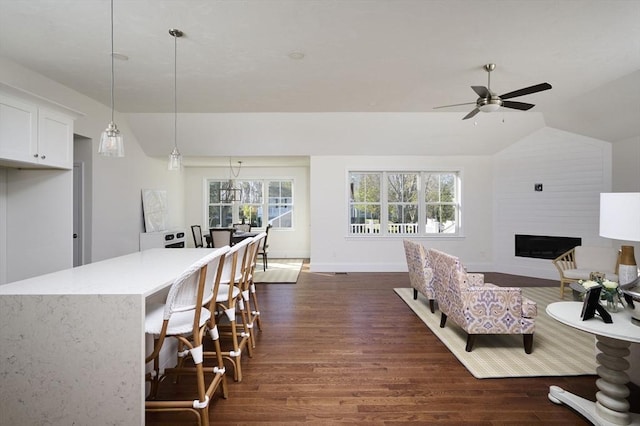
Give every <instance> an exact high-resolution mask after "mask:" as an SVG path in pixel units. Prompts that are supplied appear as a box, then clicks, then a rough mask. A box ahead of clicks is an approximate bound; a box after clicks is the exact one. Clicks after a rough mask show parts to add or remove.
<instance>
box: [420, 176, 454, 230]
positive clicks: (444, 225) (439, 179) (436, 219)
mask: <svg viewBox="0 0 640 426" xmlns="http://www.w3.org/2000/svg"><path fill="white" fill-rule="evenodd" d="M456 182H457V174H455V173H427V174H425V201H426V205H427V210H426V232H427V233H428V234H430V233H435V234H439V233H455V232H456V231H457V226H458V225H457V223H458V220H457V216H458V215H457V211H458V209H457V196H456Z"/></svg>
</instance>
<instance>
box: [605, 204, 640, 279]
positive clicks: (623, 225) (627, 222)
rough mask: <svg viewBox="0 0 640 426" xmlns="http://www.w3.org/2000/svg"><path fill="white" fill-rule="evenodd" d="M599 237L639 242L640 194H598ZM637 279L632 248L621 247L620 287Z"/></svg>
mask: <svg viewBox="0 0 640 426" xmlns="http://www.w3.org/2000/svg"><path fill="white" fill-rule="evenodd" d="M600 236H601V237H606V238H612V239H615V240H623V241H640V192H615V193H602V194H600ZM637 277H638V264H637V263H636V259H635V256H634V253H633V246H629V245H623V246H622V247H621V254H620V264H619V266H618V279H619V282H620V285H622V284H627V283H629V282H631V281H633V280H635V279H636V278H637Z"/></svg>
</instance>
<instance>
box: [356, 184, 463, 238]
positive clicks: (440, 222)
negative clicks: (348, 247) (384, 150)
mask: <svg viewBox="0 0 640 426" xmlns="http://www.w3.org/2000/svg"><path fill="white" fill-rule="evenodd" d="M348 176H349V234H350V235H367V234H381V235H437V234H457V233H458V230H459V226H460V225H459V206H460V201H459V195H458V185H459V182H458V180H459V173H458V172H386V171H385V172H350V173H349V175H348ZM421 188H422V189H421Z"/></svg>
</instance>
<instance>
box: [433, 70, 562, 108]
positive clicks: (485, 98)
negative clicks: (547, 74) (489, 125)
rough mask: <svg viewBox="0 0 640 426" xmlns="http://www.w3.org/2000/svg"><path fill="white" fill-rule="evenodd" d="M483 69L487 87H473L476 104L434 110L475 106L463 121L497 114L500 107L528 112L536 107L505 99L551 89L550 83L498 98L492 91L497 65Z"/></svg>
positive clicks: (444, 106) (519, 90)
mask: <svg viewBox="0 0 640 426" xmlns="http://www.w3.org/2000/svg"><path fill="white" fill-rule="evenodd" d="M483 68H484V70H485V71H486V72H487V87H484V86H471V89H472V90H473V91H474V92H476V94H477V95H478V96H479V97H478V99H477V100H476V101H475V102H467V103H462V104H454V105H443V106H438V107H434V109H439V108H450V107H454V106H461V105H473V104H475V106H476V107H475V108H474V109H473V110H471V112H470V113H468V114H467V115H465V116H464V117H463V118H462V119H463V120H467V119H469V118H471V117H473V116H475V115H476V114H477V113H479V112H480V111H482V112H495V111H497V110H499V109H500V107H505V108H511V109H518V110H521V111H527V110H529V109H531V108H533V107H534V106H535V105H534V104H529V103H526V102H518V101H507V100H505V99H511V98H516V97H519V96H525V95H530V94H532V93H537V92H542V91H543V90H549V89H551V85H550V84H549V83H540V84H536V85H534V86H529V87H525V88H522V89H518V90H514V91H513V92H508V93H505V94H504V95H500V96H498V95H496V94H495V93H494V92H492V91H491V72H492V71H493V70H495V69H496V64H485V65H484V66H483Z"/></svg>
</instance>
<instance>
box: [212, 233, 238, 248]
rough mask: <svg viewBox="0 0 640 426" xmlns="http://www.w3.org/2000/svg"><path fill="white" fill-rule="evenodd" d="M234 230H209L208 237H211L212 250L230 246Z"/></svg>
mask: <svg viewBox="0 0 640 426" xmlns="http://www.w3.org/2000/svg"><path fill="white" fill-rule="evenodd" d="M235 231H236V230H235V229H233V228H211V229H209V235H210V236H211V242H212V244H213V247H214V248H218V247H224V246H232V245H233V244H232V239H231V237H232V236H233V233H234V232H235Z"/></svg>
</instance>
